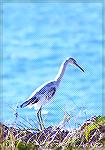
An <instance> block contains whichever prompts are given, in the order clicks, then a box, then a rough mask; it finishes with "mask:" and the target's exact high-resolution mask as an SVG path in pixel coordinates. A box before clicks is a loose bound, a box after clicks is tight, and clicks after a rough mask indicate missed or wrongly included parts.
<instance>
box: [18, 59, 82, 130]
mask: <svg viewBox="0 0 105 150" xmlns="http://www.w3.org/2000/svg"><path fill="white" fill-rule="evenodd" d="M68 63H70V64H72V65H75V66H77V67H79V68H80V69H81V70H82V71H83V72H84V70H83V69H82V68H81V67H80V66H79V65H78V64H77V63H76V61H75V60H74V59H73V58H68V59H66V60H65V61H64V62H63V63H62V65H61V67H60V69H59V72H58V74H57V76H56V77H55V79H54V80H53V81H50V82H48V83H44V84H43V85H41V86H40V87H38V88H37V89H36V90H35V91H34V92H33V93H32V94H31V96H30V97H29V98H28V99H27V100H26V101H25V102H24V103H23V104H21V105H20V107H21V108H23V107H26V106H30V107H32V106H35V108H40V109H39V111H38V113H37V116H38V120H39V123H40V127H41V129H42V125H41V122H43V121H42V117H41V108H42V106H43V105H44V104H46V103H47V102H49V101H50V100H51V99H52V98H53V97H54V95H55V93H56V91H57V88H58V86H59V84H60V81H61V79H62V77H63V75H64V72H65V69H66V67H67V64H68ZM43 126H44V125H43Z"/></svg>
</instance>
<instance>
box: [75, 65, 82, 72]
mask: <svg viewBox="0 0 105 150" xmlns="http://www.w3.org/2000/svg"><path fill="white" fill-rule="evenodd" d="M74 65H75V66H77V67H78V68H79V69H81V70H82V71H83V72H84V70H83V69H82V68H81V67H80V66H79V65H78V64H77V63H74Z"/></svg>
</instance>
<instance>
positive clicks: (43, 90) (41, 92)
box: [20, 81, 56, 108]
mask: <svg viewBox="0 0 105 150" xmlns="http://www.w3.org/2000/svg"><path fill="white" fill-rule="evenodd" d="M55 91H56V84H55V81H52V82H49V83H47V84H44V85H41V86H40V87H39V88H37V89H36V90H35V91H34V92H33V93H32V94H31V96H30V97H29V98H28V99H27V101H25V102H24V103H23V104H22V105H20V107H21V108H23V107H26V106H27V105H30V104H35V103H37V102H38V101H39V100H42V99H47V100H49V99H50V98H52V97H53V95H54V94H55Z"/></svg>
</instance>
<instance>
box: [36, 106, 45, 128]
mask: <svg viewBox="0 0 105 150" xmlns="http://www.w3.org/2000/svg"><path fill="white" fill-rule="evenodd" d="M41 110H42V106H41V107H40V109H39V110H38V112H37V117H38V121H39V125H40V128H41V130H43V129H44V123H43V119H42V115H41Z"/></svg>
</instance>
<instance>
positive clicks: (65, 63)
mask: <svg viewBox="0 0 105 150" xmlns="http://www.w3.org/2000/svg"><path fill="white" fill-rule="evenodd" d="M67 64H68V61H67V60H66V61H64V62H63V63H62V65H61V67H60V69H59V72H58V74H57V76H56V78H55V80H56V81H57V83H58V85H59V83H60V81H61V79H62V77H63V75H64V72H65V70H66V67H67Z"/></svg>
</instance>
